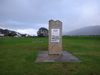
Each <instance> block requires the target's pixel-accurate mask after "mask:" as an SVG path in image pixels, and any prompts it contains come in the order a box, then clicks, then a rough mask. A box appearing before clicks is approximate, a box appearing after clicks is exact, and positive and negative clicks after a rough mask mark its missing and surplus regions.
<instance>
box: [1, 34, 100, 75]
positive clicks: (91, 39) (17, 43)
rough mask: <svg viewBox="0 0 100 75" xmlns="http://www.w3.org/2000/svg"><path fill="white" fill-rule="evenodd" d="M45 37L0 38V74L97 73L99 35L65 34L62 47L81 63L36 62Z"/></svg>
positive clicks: (44, 48) (99, 69)
mask: <svg viewBox="0 0 100 75" xmlns="http://www.w3.org/2000/svg"><path fill="white" fill-rule="evenodd" d="M47 50H48V38H47V37H46V38H3V39H0V75H100V36H97V37H96V36H64V37H63V50H65V51H68V52H70V53H71V54H73V55H74V56H76V57H77V58H79V59H80V60H81V61H82V62H63V63H50V62H48V63H36V62H35V60H36V57H37V55H38V52H39V51H47Z"/></svg>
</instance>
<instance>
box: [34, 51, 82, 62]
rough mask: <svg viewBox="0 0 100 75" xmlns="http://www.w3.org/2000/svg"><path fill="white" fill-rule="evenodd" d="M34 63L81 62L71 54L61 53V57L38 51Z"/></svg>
mask: <svg viewBox="0 0 100 75" xmlns="http://www.w3.org/2000/svg"><path fill="white" fill-rule="evenodd" d="M36 62H81V61H80V60H79V59H78V58H76V57H75V56H73V55H72V54H70V53H68V52H66V51H63V54H62V55H50V54H48V51H40V52H39V54H38V57H37V59H36Z"/></svg>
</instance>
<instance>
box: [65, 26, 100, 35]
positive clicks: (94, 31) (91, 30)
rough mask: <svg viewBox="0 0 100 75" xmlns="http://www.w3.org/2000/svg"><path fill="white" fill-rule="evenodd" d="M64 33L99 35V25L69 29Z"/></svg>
mask: <svg viewBox="0 0 100 75" xmlns="http://www.w3.org/2000/svg"><path fill="white" fill-rule="evenodd" d="M66 35H100V26H88V27H84V28H80V29H77V30H73V31H70V32H68V33H66Z"/></svg>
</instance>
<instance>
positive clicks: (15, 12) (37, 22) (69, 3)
mask: <svg viewBox="0 0 100 75" xmlns="http://www.w3.org/2000/svg"><path fill="white" fill-rule="evenodd" d="M51 19H53V20H60V21H62V22H63V34H65V33H67V32H69V31H71V30H74V29H78V28H81V27H85V26H95V25H100V0H0V28H6V29H11V30H15V31H18V32H20V33H27V34H31V35H36V34H37V30H38V29H39V28H40V27H46V28H48V21H49V20H51Z"/></svg>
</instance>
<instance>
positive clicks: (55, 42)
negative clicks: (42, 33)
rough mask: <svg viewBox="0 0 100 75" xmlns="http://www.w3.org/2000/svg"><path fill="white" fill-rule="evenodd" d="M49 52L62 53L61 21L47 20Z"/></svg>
mask: <svg viewBox="0 0 100 75" xmlns="http://www.w3.org/2000/svg"><path fill="white" fill-rule="evenodd" d="M49 54H62V22H61V21H59V20H57V21H53V20H50V21H49Z"/></svg>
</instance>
